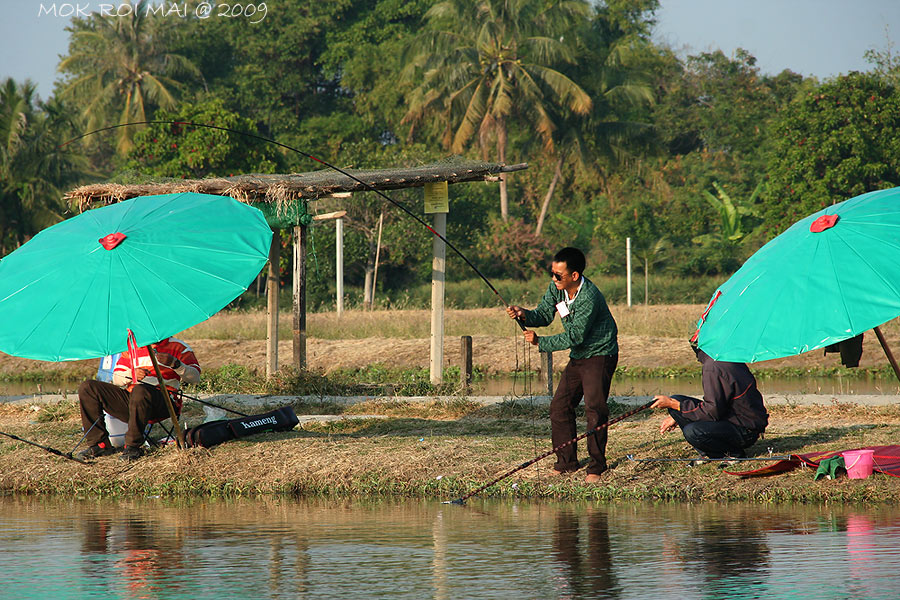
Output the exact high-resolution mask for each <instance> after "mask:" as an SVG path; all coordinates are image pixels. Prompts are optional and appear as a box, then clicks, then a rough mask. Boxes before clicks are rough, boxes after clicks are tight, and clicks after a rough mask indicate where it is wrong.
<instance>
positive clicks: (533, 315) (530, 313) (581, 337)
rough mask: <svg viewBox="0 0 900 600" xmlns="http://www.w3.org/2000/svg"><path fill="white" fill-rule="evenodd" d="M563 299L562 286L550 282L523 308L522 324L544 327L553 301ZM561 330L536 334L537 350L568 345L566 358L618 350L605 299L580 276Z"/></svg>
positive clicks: (550, 317) (552, 310) (551, 313)
mask: <svg viewBox="0 0 900 600" xmlns="http://www.w3.org/2000/svg"><path fill="white" fill-rule="evenodd" d="M565 299H566V292H565V290H558V289H556V286H555V285H554V284H553V282H551V283H550V287H549V288H547V293H545V294H544V297H543V298H541V303H540V304H538V306H537V308H535V309H534V310H526V311H525V316H524V317H523V319H522V321H523V322H524V324H525V326H526V327H546V326H547V325H549V324H550V323H552V322H553V318H554V317H555V316H556V305H557V304H559V303H560V302H563V301H564V300H565ZM562 324H563V329H564V331H563V333H559V334H557V335H548V336H539V337H538V348H539V349H540V351H541V352H557V351H559V350H565V349H566V348H570V349H571V352H569V358H575V359H578V358H591V357H593V356H612V355H614V354H618V353H619V343H618V341H617V336H618V329H617V328H616V321H615V320H614V319H613V317H612V314H611V313H610V312H609V307H608V306H607V305H606V299H605V298H604V297H603V294H601V293H600V290H599V289H597V286H596V285H594V283H593V282H592V281H591V280H590V279H588V278H587V277H585V278H584V284H583V285H582V286H581V291H579V292H578V295H576V296H575V300H574V301H573V302H572V303H571V304H569V314H568V315H567V316H565V317H563V318H562Z"/></svg>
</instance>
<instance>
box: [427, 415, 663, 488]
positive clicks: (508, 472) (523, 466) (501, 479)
mask: <svg viewBox="0 0 900 600" xmlns="http://www.w3.org/2000/svg"><path fill="white" fill-rule="evenodd" d="M653 402H654V401H650V402H648V403H646V404H643V405H641V406H638V407H637V408H635V409H634V410H630V411H628V412H626V413H623V414H621V415H619V416H618V417H616V418H615V419H613V420H611V421H607V422H606V423H602V424H600V425H598V426H597V427H594V428H593V429H591V430H590V431H586V432H584V433H582V434H581V435H579V436H578V437H575V438H572V439H571V440H569V441H568V442H566V443H564V444H560V445H559V446H557V447H556V448H553V449H552V450H549V451H547V452H545V453H543V454H541V455H540V456H537V457H535V458H532V459H531V460H529V461H528V462H524V463H522V464H521V465H519V466H518V467H515V468H513V469H510V470H509V471H507V472H506V473H504V474H503V475H501V476H500V477H497V478H496V479H494V480H493V481H489V482H488V483H486V484H484V485H483V486H481V487H479V488H476V489H474V490H472V491H471V492H469V493H468V494H466V495H465V496H462V497H460V498H457V499H456V500H445V501H444V502H442V504H465V503H466V500H468V499H469V498H471V497H472V496H474V495H475V494H477V493H478V492H481V491H483V490H486V489H487V488H489V487H491V486H492V485H494V484H495V483H498V482H500V481H503V480H504V479H506V478H507V477H509V476H510V475H512V474H513V473H515V472H517V471H521V470H522V469H524V468H526V467H530V466H531V465H533V464H534V463H536V462H538V461H539V460H543V459H545V458H547V457H548V456H550V455H551V454H554V453H556V452H558V451H559V450H562V449H563V448H565V447H566V446H569V445H571V444H574V443H575V442H577V441H578V440H581V439H584V438H586V437H587V436H589V435H591V434H592V433H596V432H598V431H600V430H601V429H604V428H606V427H609V426H611V425H615V424H616V423H618V422H619V421H622V420H623V419H627V418H628V417H630V416H633V415H636V414H638V413H639V412H641V411H643V410H647V409H648V408H650V407H651V406H652V405H653Z"/></svg>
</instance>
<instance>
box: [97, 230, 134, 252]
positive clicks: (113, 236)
mask: <svg viewBox="0 0 900 600" xmlns="http://www.w3.org/2000/svg"><path fill="white" fill-rule="evenodd" d="M126 237H127V236H126V235H125V234H124V233H121V232H118V231H117V232H116V233H110V234H109V235H105V236H103V237H102V238H100V239H99V240H97V241H98V242H100V245H101V246H103V247H104V248H106V249H107V250H112V249H113V248H115V247H116V246H118V245H119V244H121V243H122V240H124V239H125V238H126Z"/></svg>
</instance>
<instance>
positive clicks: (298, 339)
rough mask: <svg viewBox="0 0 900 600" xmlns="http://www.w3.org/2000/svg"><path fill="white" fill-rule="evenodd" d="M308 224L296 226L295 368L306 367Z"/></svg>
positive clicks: (293, 329) (293, 328)
mask: <svg viewBox="0 0 900 600" xmlns="http://www.w3.org/2000/svg"><path fill="white" fill-rule="evenodd" d="M308 235H309V231H308V228H307V226H306V225H296V226H295V227H294V286H293V290H294V303H293V304H294V307H293V312H294V318H293V327H292V328H291V329H292V331H293V348H294V368H296V369H297V370H298V371H299V370H302V369H305V368H306V238H307V236H308Z"/></svg>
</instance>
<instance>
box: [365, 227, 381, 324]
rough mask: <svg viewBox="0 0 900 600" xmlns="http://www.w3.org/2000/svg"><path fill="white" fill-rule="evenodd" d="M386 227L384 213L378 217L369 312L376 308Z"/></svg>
mask: <svg viewBox="0 0 900 600" xmlns="http://www.w3.org/2000/svg"><path fill="white" fill-rule="evenodd" d="M382 225H384V211H381V214H380V215H379V216H378V241H377V242H375V273H373V274H372V296H371V297H370V298H368V302H369V310H372V309H373V308H375V288H377V287H378V261H379V259H380V258H381V228H382Z"/></svg>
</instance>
